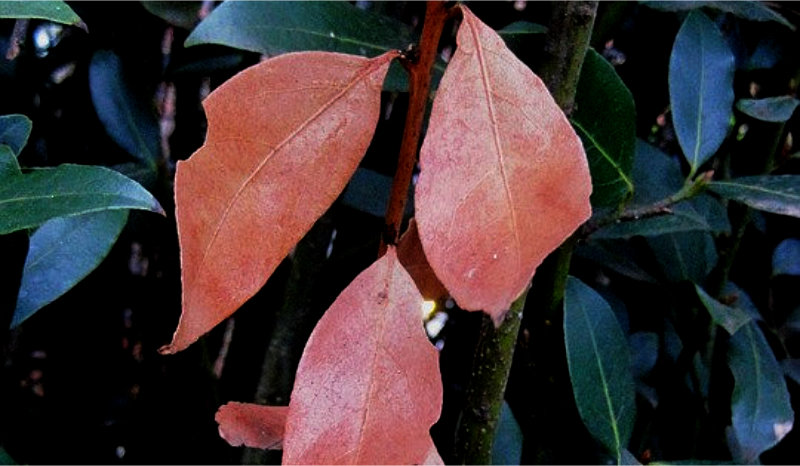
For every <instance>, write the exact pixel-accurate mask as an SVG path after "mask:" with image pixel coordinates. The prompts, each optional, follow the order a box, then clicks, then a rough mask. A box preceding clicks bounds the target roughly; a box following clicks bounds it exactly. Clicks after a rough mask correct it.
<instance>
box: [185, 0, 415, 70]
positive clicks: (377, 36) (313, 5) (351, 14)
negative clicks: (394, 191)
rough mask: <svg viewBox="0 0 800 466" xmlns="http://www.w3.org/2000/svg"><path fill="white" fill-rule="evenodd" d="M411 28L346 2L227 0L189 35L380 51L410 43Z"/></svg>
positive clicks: (239, 44)
mask: <svg viewBox="0 0 800 466" xmlns="http://www.w3.org/2000/svg"><path fill="white" fill-rule="evenodd" d="M410 39H411V29H410V28H409V27H408V26H406V25H405V24H403V23H400V22H399V21H394V20H392V19H390V18H388V17H385V16H382V15H378V14H374V13H371V12H369V11H365V10H362V9H359V8H356V7H355V6H353V5H351V4H349V3H346V2H224V3H222V4H221V5H220V6H218V7H217V8H216V9H215V10H214V11H212V12H211V14H210V15H208V16H207V17H206V18H205V19H204V20H203V21H202V22H201V23H200V24H199V25H198V26H197V27H196V28H195V29H194V30H193V31H192V33H191V34H190V35H189V37H188V38H187V39H186V46H187V47H191V46H193V45H198V44H219V45H226V46H228V47H234V48H238V49H244V50H250V51H252V52H258V53H262V54H270V55H275V54H279V53H283V52H292V51H301V50H326V51H329V52H342V53H350V54H354V55H365V56H369V57H374V56H377V55H380V54H382V53H384V52H386V51H388V50H392V49H404V48H405V47H406V46H407V45H408V44H409V43H410Z"/></svg>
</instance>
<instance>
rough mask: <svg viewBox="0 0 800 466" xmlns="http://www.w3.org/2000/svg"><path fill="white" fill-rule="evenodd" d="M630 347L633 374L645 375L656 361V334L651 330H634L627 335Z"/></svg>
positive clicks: (636, 375) (657, 343)
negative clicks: (634, 331)
mask: <svg viewBox="0 0 800 466" xmlns="http://www.w3.org/2000/svg"><path fill="white" fill-rule="evenodd" d="M628 344H629V345H630V347H631V358H632V366H631V367H632V369H633V376H634V377H636V378H642V377H645V376H647V374H649V373H650V371H652V370H653V368H654V367H655V365H656V362H658V349H659V341H658V334H656V333H653V332H636V333H633V334H631V336H630V337H628Z"/></svg>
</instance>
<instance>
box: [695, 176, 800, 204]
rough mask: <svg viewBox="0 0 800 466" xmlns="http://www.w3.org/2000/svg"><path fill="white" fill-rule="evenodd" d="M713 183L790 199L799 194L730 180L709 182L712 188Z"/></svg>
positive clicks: (796, 197) (795, 197)
mask: <svg viewBox="0 0 800 466" xmlns="http://www.w3.org/2000/svg"><path fill="white" fill-rule="evenodd" d="M714 185H717V186H731V187H736V188H743V189H748V190H751V191H758V192H762V193H766V194H771V195H776V196H783V197H788V198H790V199H797V200H800V195H797V194H792V193H788V192H786V191H776V190H773V189H769V188H766V187H764V186H754V185H751V184H742V183H735V182H732V181H715V182H714V183H712V184H711V186H712V188H713V186H714Z"/></svg>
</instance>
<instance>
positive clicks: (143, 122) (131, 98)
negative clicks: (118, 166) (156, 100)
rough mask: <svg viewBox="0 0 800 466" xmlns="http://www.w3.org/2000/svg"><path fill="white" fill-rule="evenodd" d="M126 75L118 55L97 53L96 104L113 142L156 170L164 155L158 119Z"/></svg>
mask: <svg viewBox="0 0 800 466" xmlns="http://www.w3.org/2000/svg"><path fill="white" fill-rule="evenodd" d="M125 76H126V72H125V68H124V66H123V64H122V61H121V60H120V58H119V57H118V56H117V55H116V54H115V53H114V52H112V51H110V50H98V51H97V52H95V53H94V55H93V56H92V60H91V62H90V63H89V88H90V90H91V94H92V103H93V104H94V108H95V111H96V112H97V116H98V118H100V121H101V122H102V123H103V127H104V128H105V129H106V133H108V135H109V136H111V139H113V140H114V142H116V143H117V144H119V146H120V147H122V148H123V149H125V150H126V151H127V152H128V153H129V154H131V155H132V156H134V157H135V158H136V159H137V160H139V161H140V162H142V163H143V164H144V165H145V166H146V167H148V168H150V169H151V170H155V166H156V161H157V160H158V159H159V157H160V154H161V131H160V129H159V124H158V117H157V116H156V114H155V112H154V111H153V110H152V108H150V107H148V106H147V105H146V102H147V101H146V100H145V99H142V98H137V96H136V95H135V93H134V92H133V90H132V89H131V86H130V85H129V83H128V82H127V81H126V79H125Z"/></svg>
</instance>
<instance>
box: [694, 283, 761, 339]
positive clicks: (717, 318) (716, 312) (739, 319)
mask: <svg viewBox="0 0 800 466" xmlns="http://www.w3.org/2000/svg"><path fill="white" fill-rule="evenodd" d="M694 288H695V290H696V291H697V296H698V297H699V298H700V302H702V303H703V306H705V308H706V310H708V313H709V314H711V320H713V321H714V323H716V324H717V325H719V326H720V327H722V328H724V329H725V331H726V332H728V334H730V335H733V334H734V333H736V331H737V330H739V328H741V327H742V326H743V325H745V324H747V323H748V322H750V320H752V319H751V318H750V316H749V315H748V314H747V313H746V312H745V311H743V310H741V309H739V308H737V307H731V306H726V305H724V304H722V303H721V302H719V301H717V300H716V299H714V298H712V297H711V296H709V295H708V293H706V292H705V290H703V289H702V288H700V285H697V284H695V285H694Z"/></svg>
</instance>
